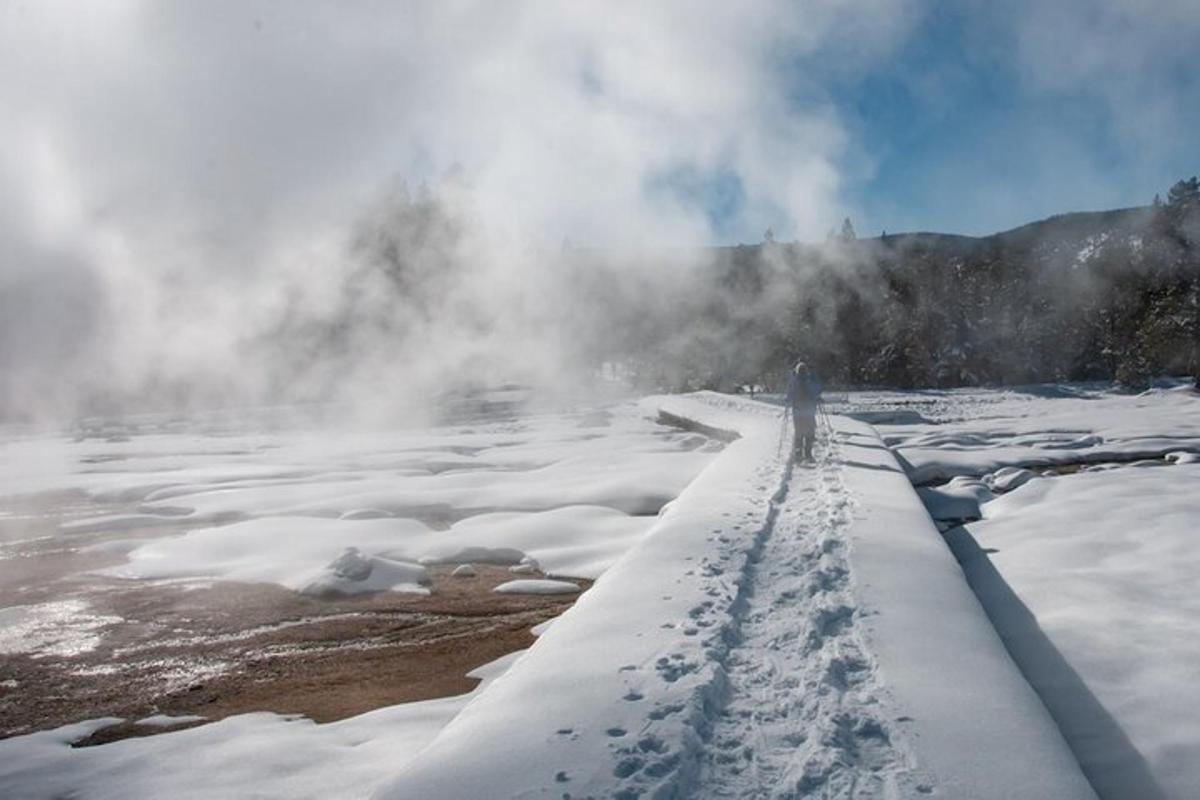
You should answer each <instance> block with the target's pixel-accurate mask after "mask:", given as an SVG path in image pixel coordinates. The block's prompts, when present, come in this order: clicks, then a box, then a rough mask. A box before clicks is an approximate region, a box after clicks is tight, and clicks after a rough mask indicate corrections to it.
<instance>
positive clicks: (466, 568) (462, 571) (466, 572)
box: [450, 564, 479, 578]
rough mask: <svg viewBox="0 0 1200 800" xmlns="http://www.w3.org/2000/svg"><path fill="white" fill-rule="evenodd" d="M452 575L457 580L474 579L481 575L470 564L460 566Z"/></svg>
mask: <svg viewBox="0 0 1200 800" xmlns="http://www.w3.org/2000/svg"><path fill="white" fill-rule="evenodd" d="M450 574H451V575H452V576H453V577H455V578H474V577H475V576H476V575H478V574H479V573H478V572H476V571H475V568H474V567H472V566H471V565H470V564H459V565H458V566H457V567H455V568H454V571H453V572H451V573H450Z"/></svg>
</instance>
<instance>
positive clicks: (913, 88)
mask: <svg viewBox="0 0 1200 800" xmlns="http://www.w3.org/2000/svg"><path fill="white" fill-rule="evenodd" d="M1001 5H1005V6H1007V11H1010V12H1011V14H1008V13H998V12H995V11H989V10H988V9H987V8H986V7H984V6H980V5H978V4H974V3H960V4H948V3H937V4H932V5H929V6H926V7H924V8H921V9H919V10H918V11H917V13H916V14H914V23H913V24H912V26H911V27H910V28H909V29H908V30H907V31H906V32H905V33H904V34H902V35H901V36H899V37H897V43H896V44H895V46H894V49H893V50H892V51H891V52H890V53H889V54H887V56H886V57H884V58H882V59H878V60H876V61H874V62H873V63H871V64H870V65H869V66H868V67H867V68H865V69H863V70H861V71H858V72H854V73H853V74H850V75H841V76H837V75H835V76H833V77H830V78H828V79H827V81H826V83H825V88H826V89H827V91H828V93H829V98H830V102H832V104H833V105H834V107H835V108H836V110H837V115H838V117H839V119H840V120H841V122H842V124H843V125H844V126H845V129H846V131H847V135H848V142H847V148H846V150H845V151H844V153H843V154H842V156H841V158H840V163H839V166H840V167H841V172H842V179H843V184H842V192H843V197H842V199H843V202H844V203H845V205H846V207H847V208H848V209H849V210H850V211H851V213H852V216H854V217H855V222H856V224H857V227H858V229H859V234H860V236H861V235H878V234H879V232H880V230H882V229H887V230H891V231H901V230H937V231H946V232H954V233H966V234H983V233H989V232H993V231H997V230H1003V229H1006V228H1010V227H1013V226H1016V225H1019V224H1022V223H1024V222H1028V221H1032V220H1035V219H1039V218H1042V217H1045V216H1049V215H1051V214H1055V213H1061V212H1065V211H1074V210H1092V209H1102V208H1111V207H1120V206H1129V205H1140V204H1145V203H1148V202H1149V201H1150V199H1151V198H1152V197H1153V195H1154V193H1155V192H1161V193H1163V194H1164V195H1165V192H1166V188H1167V187H1168V186H1169V185H1170V184H1171V183H1173V182H1174V181H1175V180H1177V179H1179V178H1182V177H1186V176H1190V175H1193V174H1196V173H1198V172H1200V148H1198V147H1197V143H1200V80H1198V79H1197V72H1198V70H1197V69H1196V67H1195V63H1196V62H1195V54H1196V52H1197V49H1196V48H1197V46H1200V39H1196V38H1191V37H1194V36H1195V34H1196V33H1197V31H1198V27H1197V23H1198V22H1200V6H1196V5H1195V4H1192V9H1193V10H1190V11H1189V9H1188V8H1187V4H1174V5H1172V4H1171V3H1163V4H1161V7H1160V6H1155V5H1154V4H1146V5H1145V8H1142V7H1141V4H1137V3H1125V4H1122V3H1108V4H1095V3H1063V4H1061V5H1073V6H1075V7H1076V8H1075V11H1076V12H1077V13H1064V14H1046V13H1044V12H1041V11H1039V10H1038V9H1037V8H1036V7H1030V6H1023V5H1022V4H1020V3H1014V4H1011V5H1009V4H1001ZM1051 5H1053V4H1051ZM1096 7H1104V8H1106V9H1107V11H1106V13H1104V14H1098V13H1097V12H1096ZM1160 11H1161V12H1162V13H1159V12H1160ZM1088 15H1091V16H1099V17H1100V19H1099V20H1097V21H1095V22H1094V23H1090V24H1089V23H1088V22H1087V19H1088ZM1189 38H1190V42H1191V44H1190V45H1189V44H1188V41H1189ZM1189 60H1190V62H1191V63H1188V62H1189ZM808 66H811V65H810V64H802V65H801V66H800V67H798V68H799V69H804V68H806V67H808Z"/></svg>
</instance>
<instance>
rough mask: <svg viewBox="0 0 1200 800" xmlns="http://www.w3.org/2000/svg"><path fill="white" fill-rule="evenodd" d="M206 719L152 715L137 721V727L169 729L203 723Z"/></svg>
mask: <svg viewBox="0 0 1200 800" xmlns="http://www.w3.org/2000/svg"><path fill="white" fill-rule="evenodd" d="M206 719H208V718H207V717H202V716H200V715H199V714H179V715H177V716H172V715H170V714H152V715H151V716H149V717H143V718H142V719H139V720H137V722H136V723H135V724H137V725H148V726H150V727H152V728H169V727H171V726H172V725H184V724H186V723H189V722H203V721H204V720H206Z"/></svg>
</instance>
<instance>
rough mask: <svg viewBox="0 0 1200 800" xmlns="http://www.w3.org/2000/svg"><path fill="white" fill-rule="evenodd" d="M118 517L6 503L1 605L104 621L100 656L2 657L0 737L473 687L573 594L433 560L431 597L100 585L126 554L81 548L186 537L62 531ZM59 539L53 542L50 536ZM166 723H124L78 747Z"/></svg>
mask: <svg viewBox="0 0 1200 800" xmlns="http://www.w3.org/2000/svg"><path fill="white" fill-rule="evenodd" d="M35 507H36V508H37V509H38V513H36V514H35V513H30V509H31V508H35ZM110 510H113V509H98V508H97V506H95V505H94V504H90V503H87V502H84V501H82V500H80V498H78V497H77V496H66V495H61V496H59V495H56V496H54V497H41V498H35V499H33V500H31V499H29V498H15V499H14V498H4V499H0V511H3V512H5V515H4V516H0V555H2V556H3V558H0V608H5V607H11V606H16V605H32V604H39V603H47V602H59V601H76V602H78V601H82V602H86V604H87V607H86V615H94V619H96V620H97V621H96V622H95V623H94V624H95V628H94V629H89V630H87V631H85V633H88V634H92V635H93V636H94V638H93V640H92V642H91V643H90V644H93V645H94V647H92V646H89V647H82V648H79V651H78V652H74V651H70V648H66V649H67V650H68V651H70V652H56V651H55V649H54V648H53V647H50V648H47V649H46V650H43V651H39V650H37V649H36V648H35V649H32V650H27V651H26V652H8V653H3V652H0V737H5V736H13V735H17V734H22V733H28V732H31V731H35V730H44V729H49V728H54V727H57V726H59V725H63V724H66V723H70V722H77V721H79V720H84V719H93V718H97V717H105V716H112V717H121V718H123V719H126V720H138V719H142V718H144V717H147V716H150V715H153V714H170V715H185V714H194V715H201V716H203V717H204V718H205V720H206V721H212V720H217V719H220V718H222V717H225V716H229V715H231V714H239V713H244V712H248V711H274V712H280V713H296V714H303V715H305V716H308V717H311V718H312V719H314V720H316V721H318V722H327V721H331V720H336V719H342V718H344V717H348V716H353V715H355V714H360V713H363V712H365V711H369V710H372V709H375V708H381V707H384V706H389V705H394V704H396V703H403V702H409V701H413V700H423V699H429V698H434V697H444V696H449V695H455V694H461V693H463V692H467V691H470V690H471V689H472V688H473V687H474V686H475V685H476V683H477V681H476V680H474V679H472V678H468V677H466V674H467V673H468V672H470V671H471V670H473V669H474V668H476V667H478V666H480V665H482V664H485V663H487V662H489V661H492V660H494V659H496V658H499V657H500V656H502V655H505V654H507V653H510V652H513V651H515V650H519V649H522V648H525V647H528V646H529V645H530V644H531V643H532V642H533V639H534V637H533V635H532V634H531V633H530V628H532V627H533V626H535V625H537V624H539V623H541V622H544V621H546V620H548V619H551V618H553V617H555V616H557V615H558V614H561V613H562V612H563V611H564V610H566V609H567V608H569V607H570V606H571V604H572V603H573V602H574V600H575V598H576V595H507V594H505V595H501V594H496V593H494V592H492V589H493V588H494V587H495V586H497V585H498V584H500V583H503V582H504V581H507V580H511V579H513V578H514V577H540V575H538V574H535V575H522V576H515V575H513V574H512V573H511V572H510V571H509V570H508V567H507V566H498V565H486V564H476V565H475V568H476V570H477V572H478V575H477V576H476V577H473V578H456V577H452V576H451V575H450V571H451V569H452V566H437V567H431V568H430V574H431V577H432V586H431V587H430V588H431V593H430V594H429V595H428V596H422V595H413V594H399V593H380V594H375V595H369V596H359V597H350V598H330V599H320V598H314V597H308V596H305V595H300V594H297V593H295V592H291V591H288V590H286V589H283V588H281V587H278V586H274V585H270V584H239V583H228V582H218V583H208V584H204V583H200V584H198V583H195V582H192V583H188V582H182V583H181V582H159V583H155V582H140V581H120V580H115V579H110V578H104V577H101V576H95V575H91V574H88V573H87V572H86V570H92V569H97V568H99V567H102V566H107V565H110V564H115V563H120V562H121V561H123V556H121V555H120V554H114V553H111V552H110V553H103V552H100V553H97V552H91V553H88V552H81V550H82V549H83V548H84V547H85V546H87V545H91V544H97V543H102V542H104V541H106V540H111V539H117V538H131V537H137V538H142V537H151V536H161V535H163V534H164V533H171V532H178V528H177V527H171V526H167V527H164V528H162V529H143V530H137V531H126V532H120V533H112V532H109V533H96V534H79V535H73V536H64V535H62V534H61V533H57V526H58V524H59V522H61V521H63V520H65V519H70V518H71V517H73V516H83V515H85V514H86V515H95V514H97V513H107V512H108V511H110ZM126 510H127V509H126ZM14 520H16V521H17V522H16V523H14ZM17 528H20V533H21V534H22V535H21V536H18V535H16V530H17ZM50 533H57V535H55V536H54V537H53V538H39V537H45V536H47V534H50ZM575 582H576V583H578V584H579V585H580V586H581V588H583V589H587V588H588V587H589V586H590V582H589V581H584V580H576V581H575ZM78 616H79V615H75V617H76V618H77V617H78ZM67 617H68V619H67V624H71V617H72V615H70V614H68V615H67ZM97 640H98V642H97ZM186 724H187V725H190V724H197V723H194V722H193V723H186ZM176 727H182V725H181V726H176ZM168 729H170V728H164V727H151V726H145V725H140V726H139V725H134V724H131V723H128V722H127V723H125V724H122V725H119V726H115V727H110V728H106V729H103V730H101V731H99V732H97V733H96V734H93V735H92V736H91V737H89V738H88V739H87V740H84V741H82V742H80V743H78V744H100V743H103V742H106V741H112V740H114V739H118V738H124V737H126V736H136V735H145V734H149V733H158V732H160V731H163V730H168Z"/></svg>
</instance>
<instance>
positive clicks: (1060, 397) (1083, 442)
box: [845, 385, 1200, 484]
mask: <svg viewBox="0 0 1200 800" xmlns="http://www.w3.org/2000/svg"><path fill="white" fill-rule="evenodd" d="M892 403H897V404H898V405H900V406H901V408H904V407H906V406H911V405H914V404H917V403H919V404H920V405H918V407H919V408H921V409H922V410H923V412H924V415H925V416H923V417H922V418H923V419H925V420H927V421H926V422H923V423H918V424H896V423H891V424H879V425H878V429H879V431H880V433H881V434H882V435H883V437H884V440H885V442H886V443H887V444H888V445H889V446H892V447H894V448H895V449H896V451H897V452H898V454H899V455H900V457H901V459H902V463H903V464H904V465H905V468H906V470H907V471H908V474H909V477H910V478H911V479H912V481H913V483H915V484H927V483H932V482H938V481H945V480H948V479H950V478H953V477H955V476H957V475H971V476H976V477H980V476H983V475H986V474H988V473H991V472H995V471H996V470H998V469H1000V468H1003V467H1027V468H1028V467H1046V466H1053V465H1056V464H1100V463H1103V462H1109V461H1121V462H1128V461H1135V460H1137V459H1145V458H1161V457H1163V456H1165V455H1166V454H1168V453H1172V452H1180V451H1185V452H1189V453H1200V414H1197V413H1196V411H1197V399H1196V395H1195V393H1194V392H1193V391H1192V390H1191V389H1190V388H1188V387H1187V386H1181V385H1173V386H1169V387H1167V388H1156V389H1151V390H1148V391H1146V392H1143V393H1141V394H1123V393H1117V392H1113V391H1110V390H1107V389H1105V388H1101V387H1095V388H1091V387H1087V386H1083V387H1078V386H1070V385H1067V386H1045V387H1029V388H1028V389H1027V390H1025V391H1021V390H1016V389H1008V390H966V389H959V390H951V391H941V392H934V391H929V392H914V393H911V395H909V396H904V395H898V394H895V393H861V394H859V393H854V394H853V395H851V397H850V399H849V402H848V403H847V404H846V406H845V408H846V410H851V411H852V413H856V414H857V413H858V409H859V408H860V407H861V408H862V410H863V411H865V412H866V413H878V410H879V407H880V406H885V407H886V406H888V405H890V404H892ZM939 417H940V419H939ZM929 420H933V421H929Z"/></svg>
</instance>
